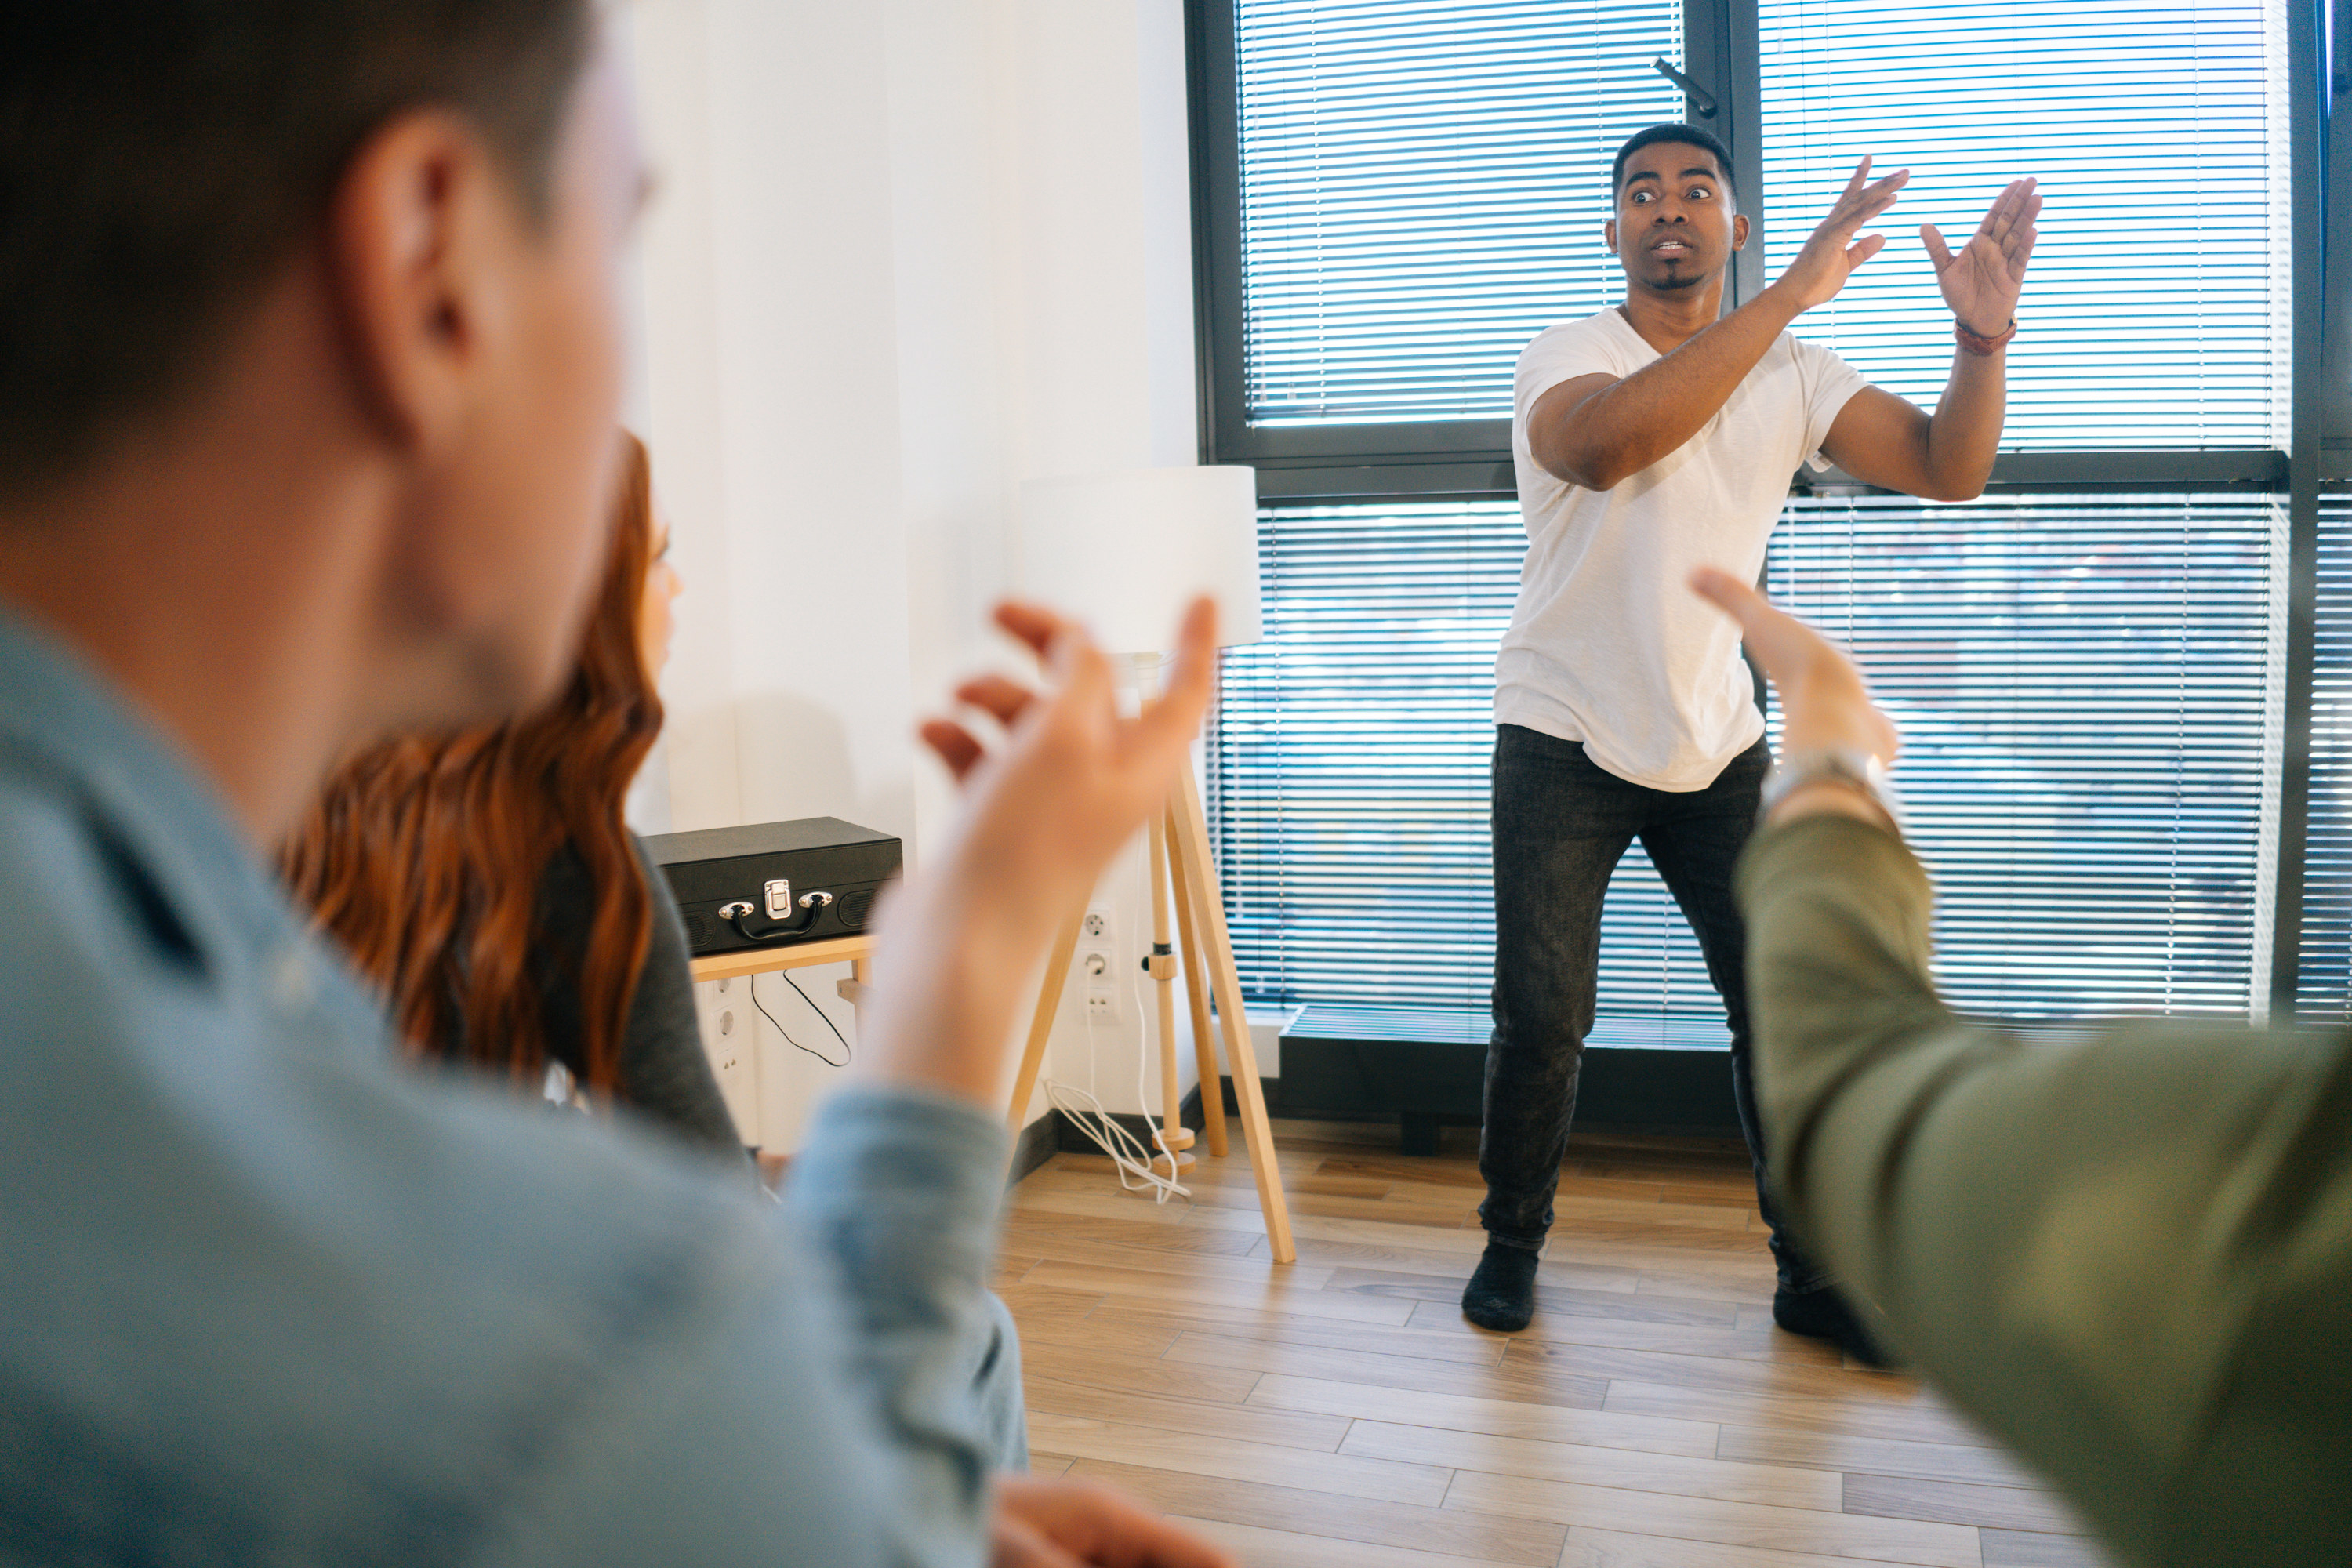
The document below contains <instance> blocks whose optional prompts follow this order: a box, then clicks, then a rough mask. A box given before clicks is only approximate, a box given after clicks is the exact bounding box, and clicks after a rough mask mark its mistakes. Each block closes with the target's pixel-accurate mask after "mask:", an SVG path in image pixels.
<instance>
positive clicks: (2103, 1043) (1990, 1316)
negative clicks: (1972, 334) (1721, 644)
mask: <svg viewBox="0 0 2352 1568" xmlns="http://www.w3.org/2000/svg"><path fill="white" fill-rule="evenodd" d="M1693 585H1694V586H1695V587H1696V588H1697V589H1698V591H1699V592H1700V593H1701V594H1703V595H1706V597H1707V598H1709V599H1711V600H1713V601H1714V602H1715V603H1716V604H1717V605H1721V606H1722V607H1723V608H1724V609H1725V610H1726V611H1727V612H1728V613H1730V614H1731V615H1732V616H1735V617H1736V618H1737V619H1738V622H1739V624H1740V630H1741V633H1742V636H1743V638H1744V640H1745V641H1746V643H1747V646H1748V648H1749V649H1750V651H1752V652H1753V653H1754V654H1755V655H1756V657H1757V658H1758V660H1759V662H1760V663H1761V664H1762V665H1763V666H1764V669H1765V673H1766V674H1768V675H1769V676H1770V677H1771V679H1772V682H1773V685H1774V688H1775V689H1777V690H1778V691H1779V693H1780V699H1781V705H1782V712H1783V714H1784V715H1785V720H1786V730H1785V731H1784V732H1785V734H1786V737H1787V744H1786V749H1785V751H1784V755H1786V756H1790V757H1792V758H1793V757H1794V756H1796V755H1797V754H1798V753H1800V752H1804V751H1808V750H1812V749H1816V748H1829V749H1838V750H1847V751H1855V752H1867V753H1870V754H1873V755H1875V756H1877V757H1879V758H1880V759H1882V760H1884V759H1886V758H1888V757H1891V756H1892V755H1893V752H1894V744H1895V733H1894V731H1893V729H1892V727H1891V726H1889V725H1888V723H1887V722H1886V720H1885V717H1884V716H1883V715H1881V714H1880V713H1879V712H1878V711H1877V710H1875V708H1874V706H1873V705H1872V703H1871V700H1870V696H1869V693H1868V691H1867V689H1865V688H1864V684H1863V681H1862V679H1861V677H1860V675H1859V674H1858V673H1857V672H1856V671H1855V669H1854V668H1853V665H1852V664H1851V663H1850V662H1849V661H1847V660H1846V659H1845V658H1844V657H1843V655H1841V654H1840V653H1839V652H1838V650H1837V649H1835V648H1834V647H1831V646H1830V645H1829V644H1828V643H1826V642H1824V641H1823V640H1822V638H1821V637H1818V636H1816V635H1815V634H1814V633H1813V632H1811V630H1810V629H1809V628H1807V627H1806V626H1803V625H1801V623H1799V622H1797V621H1795V620H1793V619H1792V618H1790V616H1786V615H1783V614H1782V613H1780V611H1779V610H1776V609H1775V608H1773V607H1772V606H1771V605H1769V604H1767V603H1766V602H1765V601H1764V599H1763V598H1762V597H1761V596H1760V595H1758V594H1757V593H1756V591H1755V590H1754V589H1752V588H1750V587H1748V584H1746V583H1744V582H1742V581H1740V580H1739V579H1738V578H1735V577H1733V576H1731V575H1730V574H1726V573H1722V572H1717V571H1713V570H1708V571H1704V572H1701V573H1699V574H1696V575H1695V577H1694V579H1693ZM1850 818H1851V819H1856V820H1849V819H1850ZM1738 886H1739V900H1740V906H1741V909H1742V911H1743V912H1744V913H1745V914H1746V916H1747V918H1748V995H1749V998H1750V1006H1751V1010H1752V1016H1753V1018H1754V1022H1755V1028H1756V1069H1757V1081H1758V1083H1759V1084H1760V1085H1762V1086H1763V1096H1764V1103H1763V1111H1764V1119H1765V1124H1766V1128H1767V1131H1768V1132H1769V1140H1770V1146H1771V1162H1772V1173H1771V1174H1772V1180H1773V1183H1774V1185H1775V1187H1776V1188H1777V1190H1778V1191H1779V1193H1780V1196H1781V1199H1782V1201H1783V1204H1784V1206H1785V1207H1786V1208H1787V1210H1788V1213H1789V1217H1790V1222H1791V1223H1792V1224H1795V1225H1796V1226H1799V1227H1800V1228H1801V1230H1802V1232H1803V1234H1804V1236H1805V1237H1806V1239H1807V1242H1808V1244H1809V1245H1811V1246H1812V1247H1817V1248H1818V1249H1819V1251H1820V1254H1821V1256H1822V1260H1823V1261H1824V1262H1826V1263H1828V1264H1829V1265H1830V1266H1831V1267H1832V1268H1835V1269H1836V1270H1837V1272H1838V1275H1839V1277H1840V1279H1842V1280H1843V1282H1845V1283H1846V1284H1848V1285H1849V1286H1851V1287H1852V1288H1853V1289H1857V1290H1859V1291H1860V1292H1862V1293H1863V1294H1864V1295H1866V1296H1868V1297H1870V1298H1871V1299H1873V1300H1875V1301H1876V1302H1877V1303H1878V1304H1879V1305H1880V1306H1881V1307H1882V1308H1883V1309H1884V1310H1885V1313H1886V1317H1887V1321H1888V1324H1889V1327H1890V1329H1891V1331H1892V1335H1891V1337H1892V1338H1893V1340H1894V1342H1895V1344H1896V1346H1897V1347H1898V1348H1900V1349H1901V1350H1902V1351H1904V1352H1906V1353H1907V1354H1908V1355H1909V1356H1910V1358H1911V1359H1912V1360H1914V1361H1915V1362H1916V1364H1917V1365H1918V1366H1919V1368H1920V1370H1921V1371H1923V1372H1924V1373H1927V1375H1928V1376H1929V1377H1930V1378H1932V1379H1933V1380H1934V1381H1935V1382H1936V1383H1937V1385H1938V1386H1939V1388H1940V1389H1941V1391H1942V1392H1943V1393H1945V1394H1947V1395H1948V1396H1949V1397H1950V1398H1951V1399H1952V1400H1953V1402H1954V1403H1955V1404H1956V1405H1959V1406H1960V1407H1961V1408H1962V1409H1963V1410H1965V1411H1966V1412H1967V1413H1968V1414H1969V1415H1971V1416H1973V1417H1974V1418H1975V1419H1976V1420H1977V1421H1978V1422H1979V1424H1981V1425H1982V1426H1984V1427H1985V1428H1986V1429H1987V1430H1989V1431H1990V1432H1991V1433H1993V1434H1994V1435H1996V1436H1999V1437H2000V1438H2001V1439H2002V1440H2003V1441H2005V1442H2007V1443H2009V1444H2010V1445H2011V1446H2012V1447H2015V1448H2017V1449H2018V1450H2019V1451H2020V1452H2021V1453H2022V1454H2023V1455H2024V1456H2025V1457H2026V1458H2028V1459H2030V1460H2032V1462H2033V1463H2034V1464H2035V1465H2036V1467H2037V1468H2041V1469H2042V1470H2043V1471H2044V1472H2045V1473H2046V1474H2048V1476H2049V1477H2050V1478H2051V1479H2053V1480H2054V1481H2055V1482H2057V1483H2058V1484H2059V1485H2060V1486H2061V1487H2062V1488H2063V1489H2064V1490H2065V1491H2066V1492H2067V1493H2068V1494H2069V1495H2070V1496H2071V1497H2072V1498H2073V1499H2074V1501H2075V1502H2076V1503H2077V1504H2079V1505H2080V1506H2081V1507H2082V1508H2083V1509H2084V1511H2085V1512H2086V1513H2087V1514H2089V1515H2090V1516H2091V1519H2092V1520H2093V1521H2094V1522H2095V1524H2097V1525H2098V1526H2099V1527H2100V1529H2101V1530H2102V1531H2103V1532H2105V1533H2106V1534H2108V1535H2109V1536H2110V1537H2111V1538H2112V1539H2113V1541H2114V1542H2115V1544H2116V1546H2117V1547H2118V1548H2120V1550H2119V1552H2118V1553H2117V1555H2118V1556H2120V1557H2122V1558H2125V1559H2126V1560H2129V1561H2134V1562H2138V1561H2149V1562H2154V1561H2158V1560H2159V1559H2161V1560H2167V1561H2176V1562H2191V1561H2195V1562H2225V1561H2228V1562H2248V1563H2305V1562H2308V1563H2322V1562H2334V1561H2337V1560H2339V1559H2340V1558H2341V1557H2342V1556H2343V1542H2342V1522H2343V1521H2344V1520H2345V1519H2346V1518H2347V1517H2352V1479H2347V1474H2346V1471H2345V1467H2344V1466H2343V1464H2342V1462H2341V1460H2340V1459H2339V1458H2328V1456H2329V1455H2331V1454H2336V1453H2337V1452H2338V1451H2339V1450H2340V1448H2341V1446H2342V1445H2341V1436H2342V1421H2343V1414H2342V1413H2343V1411H2344V1409H2345V1408H2346V1401H2347V1397H2352V1374H2347V1371H2346V1369H2345V1358H2344V1356H2343V1354H2342V1352H2341V1347H2342V1345H2343V1343H2344V1342H2345V1337H2346V1336H2345V1331H2344V1329H2343V1327H2342V1325H2343V1323H2344V1322H2345V1321H2346V1320H2345V1313H2344V1310H2343V1307H2342V1301H2343V1299H2344V1287H2343V1284H2342V1281H2343V1280H2344V1279H2347V1278H2352V1263H2347V1258H2352V1242H2347V1230H2352V1227H2347V1226H2346V1225H2345V1224H2344V1222H2343V1219H2342V1216H2343V1215H2346V1214H2347V1213H2352V1207H2347V1205H2352V1152H2347V1139H2346V1137H2345V1135H2344V1129H2345V1128H2346V1127H2347V1125H2352V1053H2347V1049H2346V1047H2345V1044H2344V1042H2343V1040H2342V1039H2341V1038H2340V1037H2332V1036H2324V1035H2320V1034H2318V1033H2317V1032H2315V1031H2314V1032H2308V1033H2303V1032H2298V1031H2295V1030H2294V1029H2288V1028H2282V1029H2276V1030H2265V1029H2260V1028H2250V1027H2248V1026H2246V1025H2245V1024H2243V1023H2242V1022H2236V1023H2233V1022H2230V1021H2227V1020H2221V1019H2214V1020H2206V1021H2190V1020H2177V1021H2176V1020H2161V1019H2143V1020H2138V1021H2134V1022H2124V1023H2119V1024H2115V1025H2110V1026H2105V1027H2103V1028H2099V1029H2096V1030H2093V1031H2087V1032H2086V1033H2085V1034H2084V1035H2083V1036H2082V1037H2077V1038H2075V1039H2073V1040H2070V1041H2065V1042H2057V1041H2052V1040H2047V1039H2042V1040H2034V1039H2032V1038H2031V1037H2024V1036H2021V1035H2020V1034H2017V1033H2012V1032H2011V1031H2009V1030H2006V1029H2003V1028H2001V1027H2000V1026H1997V1025H1994V1024H1990V1023H1983V1022H1977V1021H1972V1020H1969V1019H1966V1018H1962V1017H1959V1016H1955V1015H1954V1014H1953V1013H1952V1012H1950V1011H1949V1010H1948V1008H1947V1007H1946V1006H1945V1005H1944V1003H1943V1001H1942V999H1941V998H1940V997H1938V996H1937V993H1936V987H1935V984H1934V981H1933V980H1932V978H1931V977H1930V974H1929V971H1928V936H1929V923H1930V912H1931V910H1930V896H1931V889H1930V888H1929V885H1928V882H1927V874H1926V872H1925V871H1923V870H1922V869H1921V868H1920V866H1919V863H1918V862H1917V861H1916V859H1914V858H1912V856H1911V855H1910V853H1909V851H1908V850H1906V848H1905V847H1904V845H1903V842H1902V839H1901V838H1900V837H1899V836H1898V835H1897V834H1895V832H1894V831H1892V826H1891V824H1889V823H1888V822H1887V820H1886V818H1885V816H1883V815H1882V814H1880V813H1879V811H1878V810H1877V808H1876V807H1875V806H1874V805H1872V804H1871V802H1870V800H1869V799H1868V798H1867V797H1866V796H1864V795H1862V794H1859V793H1856V791H1855V790H1854V789H1853V788H1852V787H1851V786H1849V785H1847V784H1842V783H1839V782H1836V781H1835V780H1833V779H1831V778H1826V777H1825V778H1824V779H1823V780H1822V782H1820V783H1817V784H1813V785H1812V786H1811V787H1810V788H1807V789H1802V790H1799V791H1796V792H1793V793H1791V794H1790V795H1787V796H1786V797H1785V798H1784V799H1783V800H1782V801H1781V802H1780V804H1779V805H1777V806H1776V807H1775V808H1774V810H1773V812H1772V815H1771V817H1770V819H1769V821H1768V823H1767V824H1766V825H1765V826H1763V827H1762V828H1761V829H1760V830H1759V832H1758V834H1757V836H1756V837H1755V838H1754V839H1753V840H1752V841H1751V842H1750V844H1749V847H1748V851H1747V854H1746V856H1745V857H1744V858H1743V859H1742V863H1741V866H1740V869H1739V882H1738ZM2323 1321H2325V1322H2326V1323H2327V1324H2328V1325H2329V1326H2328V1327H2326V1328H2322V1327H2320V1326H2319V1325H2320V1324H2321V1323H2322V1322H2323Z"/></svg>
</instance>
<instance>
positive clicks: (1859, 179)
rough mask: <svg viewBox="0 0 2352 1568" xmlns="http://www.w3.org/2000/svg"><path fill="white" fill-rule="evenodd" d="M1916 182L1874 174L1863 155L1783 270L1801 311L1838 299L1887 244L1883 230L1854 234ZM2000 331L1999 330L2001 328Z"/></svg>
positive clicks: (1783, 281)
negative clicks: (1860, 235) (1856, 273)
mask: <svg viewBox="0 0 2352 1568" xmlns="http://www.w3.org/2000/svg"><path fill="white" fill-rule="evenodd" d="M1910 182H1911V171H1910V170H1908V169H1897V170H1895V173H1893V174H1889V175H1887V176H1886V177H1885V179H1881V180H1873V179H1871V178H1870V160H1869V159H1868V158H1864V160H1863V161H1862V162H1861V163H1857V164H1855V165H1854V169H1853V179H1851V180H1848V181H1847V182H1846V183H1845V190H1844V191H1843V193H1841V194H1840V195H1839V196H1838V199H1837V202H1836V204H1835V205H1832V207H1831V208H1830V211H1829V216H1827V217H1825V218H1823V219H1822V221H1821V224H1820V226H1817V227H1816V228H1815V229H1814V230H1813V233H1812V237H1811V238H1810V239H1808V240H1806V241H1805V244H1804V248H1803V249H1801V250H1800V251H1798V252H1797V256H1796V259H1795V260H1793V261H1791V262H1790V263H1789V269H1788V270H1787V271H1786V272H1783V273H1781V274H1780V283H1779V284H1778V285H1777V286H1778V287H1780V288H1782V289H1788V290H1789V291H1790V293H1791V294H1792V295H1794V296H1795V299H1796V305H1797V309H1798V310H1811V309H1812V308H1813V307H1814V306H1816V305H1825V304H1827V303H1828V302H1829V301H1830V300H1834V299H1836V298H1837V293H1838V290H1839V289H1843V288H1844V287H1845V280H1846V279H1849V278H1851V277H1853V269H1854V268H1857V267H1859V266H1861V265H1862V264H1863V263H1864V262H1865V261H1867V260H1869V259H1870V258H1872V257H1874V256H1875V255H1877V254H1878V251H1879V247H1882V246H1884V245H1885V243H1886V237H1885V235H1883V234H1874V235H1869V236H1866V237H1864V238H1861V239H1856V238H1854V235H1855V233H1856V231H1858V230H1859V229H1860V228H1861V227H1862V226H1863V225H1864V224H1866V223H1868V222H1870V221H1871V220H1872V219H1873V218H1875V217H1877V216H1879V215H1880V214H1881V213H1883V212H1885V210H1886V209H1887V208H1888V207H1891V206H1893V205H1895V198H1896V197H1897V196H1899V195H1902V194H1903V187H1904V186H1905V185H1906V184H1910ZM1996 330H1997V329H1996Z"/></svg>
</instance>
